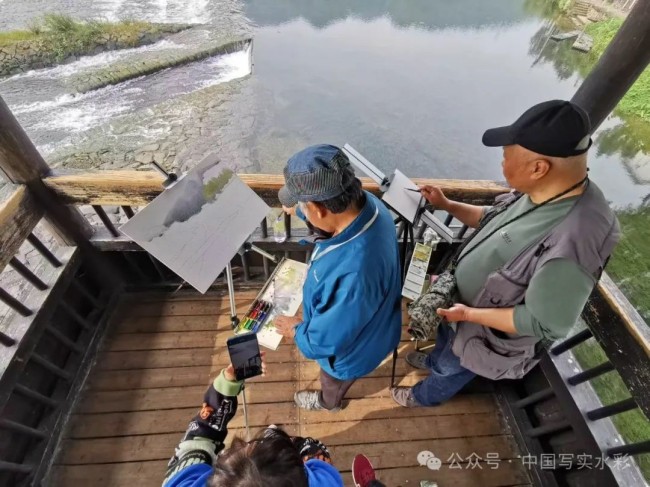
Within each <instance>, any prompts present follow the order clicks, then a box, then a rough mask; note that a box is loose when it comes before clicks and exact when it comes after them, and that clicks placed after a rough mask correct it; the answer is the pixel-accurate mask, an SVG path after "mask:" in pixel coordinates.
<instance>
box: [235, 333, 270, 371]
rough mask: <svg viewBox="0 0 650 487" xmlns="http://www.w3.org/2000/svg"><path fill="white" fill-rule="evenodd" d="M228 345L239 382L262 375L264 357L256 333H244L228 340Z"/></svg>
mask: <svg viewBox="0 0 650 487" xmlns="http://www.w3.org/2000/svg"><path fill="white" fill-rule="evenodd" d="M227 345H228V353H229V354H230V363H232V366H233V367H234V368H235V377H237V380H244V379H250V378H251V377H255V376H256V375H261V374H262V355H261V354H260V346H259V344H258V343H257V334H256V333H244V334H243V335H237V336H234V337H231V338H228V341H227Z"/></svg>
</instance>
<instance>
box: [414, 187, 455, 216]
mask: <svg viewBox="0 0 650 487" xmlns="http://www.w3.org/2000/svg"><path fill="white" fill-rule="evenodd" d="M420 192H421V193H422V196H424V198H425V199H426V200H427V201H428V202H429V203H431V204H432V205H433V206H434V207H435V208H437V209H439V210H445V211H446V210H447V208H448V207H449V200H448V199H447V197H446V196H445V193H443V192H442V190H441V189H440V188H439V187H437V186H430V185H428V184H427V185H425V186H420Z"/></svg>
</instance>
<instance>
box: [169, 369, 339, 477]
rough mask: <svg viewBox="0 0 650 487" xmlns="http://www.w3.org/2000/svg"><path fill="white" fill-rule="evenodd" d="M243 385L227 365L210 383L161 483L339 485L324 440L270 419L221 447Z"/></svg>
mask: <svg viewBox="0 0 650 487" xmlns="http://www.w3.org/2000/svg"><path fill="white" fill-rule="evenodd" d="M262 367H263V368H264V369H265V365H264V364H263V365H262ZM242 385H243V382H239V381H237V380H236V379H235V371H234V369H233V366H232V365H229V366H228V367H226V368H225V369H224V370H223V371H222V372H221V373H220V374H219V376H218V377H217V378H216V379H215V380H214V382H213V383H212V384H211V385H210V386H209V387H208V390H207V391H206V393H205V396H204V398H203V405H202V406H201V409H200V411H199V412H198V414H197V415H196V416H194V418H193V419H192V421H191V422H190V424H189V426H188V428H187V431H186V433H185V435H184V436H183V439H182V440H181V442H180V444H179V445H178V447H177V448H176V452H175V454H174V456H173V457H172V458H171V460H170V461H169V464H168V466H167V472H166V474H165V479H164V481H163V483H162V485H163V487H343V480H342V479H341V475H340V474H339V472H338V471H337V470H336V468H334V467H333V466H332V464H331V463H332V462H331V457H330V453H329V451H328V450H327V448H326V447H325V445H323V444H322V443H321V442H319V441H318V440H314V439H313V438H301V437H291V436H289V435H288V434H287V433H286V432H284V431H283V430H281V429H280V428H278V427H277V426H274V425H271V426H269V427H268V428H266V429H264V430H262V431H260V433H259V434H258V435H257V436H256V437H255V438H254V439H253V440H252V441H248V442H247V441H244V440H243V439H241V438H234V439H233V441H232V444H231V446H230V448H228V449H225V450H224V446H225V444H224V442H225V440H226V436H227V435H228V423H229V422H230V420H231V419H232V418H233V417H234V415H235V413H236V412H237V395H238V394H239V393H240V392H241V389H242Z"/></svg>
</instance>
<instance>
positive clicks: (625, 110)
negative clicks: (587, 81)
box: [584, 18, 650, 122]
mask: <svg viewBox="0 0 650 487" xmlns="http://www.w3.org/2000/svg"><path fill="white" fill-rule="evenodd" d="M622 23H623V19H618V18H616V19H608V20H606V21H604V22H598V23H596V24H592V25H589V26H587V28H586V32H587V33H588V34H589V35H590V36H591V37H593V39H594V46H593V48H592V49H591V51H590V52H589V54H588V57H589V59H590V60H591V61H592V65H593V64H596V62H597V61H598V59H599V58H600V56H601V55H602V54H603V52H605V49H606V48H607V46H608V45H609V42H610V41H611V40H612V39H613V38H614V35H615V34H616V32H617V31H618V29H619V28H620V27H621V24H622ZM584 74H586V73H584ZM616 111H617V113H618V114H619V115H621V116H633V117H639V118H641V119H643V120H644V121H646V122H650V69H646V70H645V71H644V72H643V73H641V76H639V78H638V79H637V80H636V82H635V83H634V85H632V87H631V88H630V90H629V91H628V92H627V94H626V95H625V96H624V97H623V99H622V100H621V101H620V103H619V104H618V106H617V108H616Z"/></svg>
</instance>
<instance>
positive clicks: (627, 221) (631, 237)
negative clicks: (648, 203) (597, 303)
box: [607, 207, 650, 437]
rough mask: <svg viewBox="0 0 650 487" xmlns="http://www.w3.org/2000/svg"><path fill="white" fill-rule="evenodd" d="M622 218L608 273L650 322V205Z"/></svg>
mask: <svg viewBox="0 0 650 487" xmlns="http://www.w3.org/2000/svg"><path fill="white" fill-rule="evenodd" d="M618 219H619V221H620V223H621V230H622V236H621V241H620V243H619V244H618V247H617V248H616V250H615V252H614V255H613V256H612V258H611V260H610V262H609V264H608V266H607V273H608V274H609V275H610V276H611V277H612V279H614V281H615V282H616V284H617V285H618V286H619V287H620V288H621V290H622V291H623V293H624V294H625V296H626V297H627V298H628V299H629V300H630V302H631V303H632V304H633V305H634V307H635V308H636V309H637V311H638V312H639V313H640V314H641V316H643V318H644V319H645V320H646V322H649V321H650V208H647V207H646V208H641V209H638V210H626V211H622V212H619V213H618ZM649 437H650V436H649Z"/></svg>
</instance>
